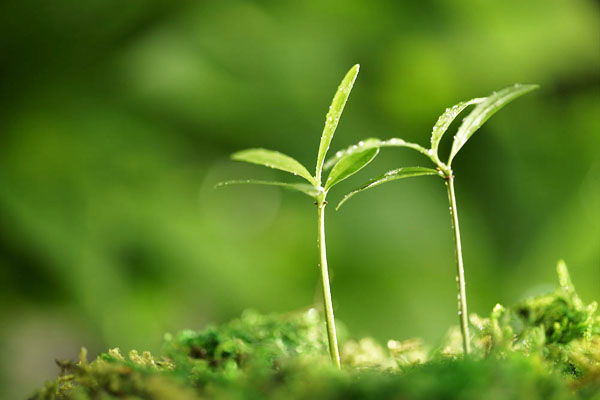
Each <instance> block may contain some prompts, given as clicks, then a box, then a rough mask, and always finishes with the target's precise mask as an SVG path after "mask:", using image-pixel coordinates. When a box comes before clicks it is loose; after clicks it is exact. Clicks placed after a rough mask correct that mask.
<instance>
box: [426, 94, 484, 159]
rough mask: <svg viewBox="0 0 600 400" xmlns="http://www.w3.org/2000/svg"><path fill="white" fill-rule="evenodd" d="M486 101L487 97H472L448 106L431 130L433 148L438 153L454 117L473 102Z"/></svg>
mask: <svg viewBox="0 0 600 400" xmlns="http://www.w3.org/2000/svg"><path fill="white" fill-rule="evenodd" d="M483 101H485V97H480V98H477V99H471V100H468V101H461V102H460V103H458V104H455V105H453V106H452V107H450V108H446V111H445V112H444V113H443V114H442V115H440V117H439V118H438V120H437V122H436V123H435V125H434V126H433V130H432V131H431V150H433V151H434V153H435V154H437V151H438V146H439V145H440V140H442V136H443V135H444V133H445V132H446V130H447V129H448V127H449V126H450V124H451V123H452V121H454V119H455V118H456V117H457V116H458V114H460V113H461V112H462V111H463V110H464V109H465V108H467V107H468V106H470V105H471V104H479V103H481V102H483Z"/></svg>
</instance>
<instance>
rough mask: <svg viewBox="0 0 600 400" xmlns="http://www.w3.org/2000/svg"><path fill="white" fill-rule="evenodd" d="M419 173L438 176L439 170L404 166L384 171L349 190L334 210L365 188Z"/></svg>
mask: <svg viewBox="0 0 600 400" xmlns="http://www.w3.org/2000/svg"><path fill="white" fill-rule="evenodd" d="M421 175H438V176H440V174H439V172H438V171H437V170H435V169H432V168H424V167H405V168H398V169H393V170H391V171H388V172H386V173H385V174H383V175H381V176H378V177H377V178H373V179H371V180H370V181H368V182H367V183H365V184H364V185H362V186H360V187H359V188H357V189H355V190H353V191H351V192H350V193H348V194H347V195H345V196H344V198H343V199H342V200H341V201H340V202H339V203H338V205H337V206H336V210H337V209H339V208H340V207H341V206H342V204H344V203H345V202H346V201H348V200H349V199H350V198H351V197H352V196H354V195H355V194H358V193H360V192H363V191H365V190H367V189H371V188H372V187H375V186H378V185H381V184H383V183H386V182H391V181H395V180H396V179H402V178H411V177H413V176H421Z"/></svg>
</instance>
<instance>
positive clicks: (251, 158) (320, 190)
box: [217, 64, 379, 367]
mask: <svg viewBox="0 0 600 400" xmlns="http://www.w3.org/2000/svg"><path fill="white" fill-rule="evenodd" d="M358 69H359V66H358V64H357V65H355V66H353V67H352V68H351V69H350V71H348V73H347V74H346V76H345V77H344V79H343V80H342V83H341V84H340V86H339V88H338V90H337V91H336V93H335V95H334V96H333V101H332V102H331V106H329V112H328V113H327V116H326V120H325V128H324V129H323V133H322V135H321V143H320V144H319V152H318V154H317V166H316V170H315V176H312V175H311V174H310V173H309V172H308V170H307V169H306V168H305V167H304V166H303V165H302V164H300V163H299V162H298V161H296V160H295V159H293V158H292V157H290V156H287V155H285V154H282V153H279V152H276V151H272V150H265V149H248V150H242V151H239V152H237V153H234V154H233V155H232V156H231V158H232V159H234V160H236V161H245V162H249V163H253V164H259V165H264V166H267V167H270V168H275V169H279V170H282V171H286V172H289V173H291V174H293V175H296V176H300V177H302V178H304V179H305V180H306V181H307V182H308V183H284V182H271V181H260V180H236V181H227V182H222V183H220V184H218V185H217V186H226V185H232V184H261V185H275V186H282V187H284V188H287V189H291V190H296V191H299V192H302V193H304V194H306V195H308V196H310V197H312V198H313V199H314V200H315V205H316V206H317V224H318V246H319V258H320V263H319V266H320V269H321V282H322V286H323V303H324V308H325V321H326V324H327V337H328V340H329V352H330V355H331V360H332V362H333V363H334V364H335V365H336V366H338V367H339V366H340V353H339V349H338V344H337V338H336V331H335V320H334V315H333V305H332V301H331V289H330V287H329V273H328V269H327V250H326V247H325V205H326V204H327V201H326V197H327V193H328V192H329V190H330V189H331V188H332V187H333V186H334V185H336V184H338V183H340V182H341V181H343V180H344V179H346V178H348V177H349V176H351V175H353V174H354V173H356V172H358V171H359V170H360V169H361V168H363V167H364V166H365V165H367V164H368V163H369V162H371V160H373V158H375V156H376V155H377V153H378V152H379V148H376V147H371V148H368V149H363V150H361V151H353V152H349V153H348V154H347V155H345V156H343V157H338V158H337V160H336V162H335V163H333V164H332V166H333V169H332V170H331V172H330V173H329V176H328V177H327V180H326V181H325V182H324V184H323V182H322V179H321V175H322V172H323V163H324V161H325V156H326V155H327V150H329V145H330V144H331V140H332V139H333V134H334V133H335V130H336V128H337V125H338V122H339V120H340V117H341V115H342V111H343V110H344V106H345V105H346V101H347V100H348V96H349V95H350V91H351V90H352V87H353V86H354V81H355V79H356V76H357V75H358Z"/></svg>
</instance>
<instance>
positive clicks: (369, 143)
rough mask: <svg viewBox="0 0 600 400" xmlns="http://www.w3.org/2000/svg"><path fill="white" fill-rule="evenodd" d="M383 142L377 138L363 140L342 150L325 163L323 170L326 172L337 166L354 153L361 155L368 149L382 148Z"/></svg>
mask: <svg viewBox="0 0 600 400" xmlns="http://www.w3.org/2000/svg"><path fill="white" fill-rule="evenodd" d="M381 142H382V141H381V140H380V139H377V138H368V139H365V140H361V141H360V142H358V143H357V144H355V145H352V146H349V147H347V148H346V149H344V150H340V151H338V152H337V153H335V155H334V156H333V157H331V158H329V159H328V160H327V161H325V164H324V165H323V169H324V170H328V169H330V168H331V167H333V166H334V165H335V164H337V163H338V161H340V160H341V159H342V158H343V157H347V156H349V155H351V154H354V153H360V152H361V151H365V150H367V149H373V148H378V147H381Z"/></svg>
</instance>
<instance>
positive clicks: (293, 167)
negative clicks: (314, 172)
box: [231, 149, 315, 184]
mask: <svg viewBox="0 0 600 400" xmlns="http://www.w3.org/2000/svg"><path fill="white" fill-rule="evenodd" d="M231 158H232V159H233V160H236V161H245V162H249V163H252V164H258V165H264V166H266V167H269V168H274V169H279V170H281V171H286V172H289V173H291V174H294V175H298V176H301V177H303V178H304V179H306V180H307V181H309V182H310V183H311V184H314V183H315V180H314V178H313V177H312V176H311V175H310V173H309V172H308V170H307V169H306V168H305V167H304V165H302V164H300V163H299V162H298V161H296V160H295V159H293V158H292V157H290V156H288V155H285V154H283V153H280V152H278V151H273V150H266V149H247V150H242V151H238V152H236V153H233V154H232V155H231Z"/></svg>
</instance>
